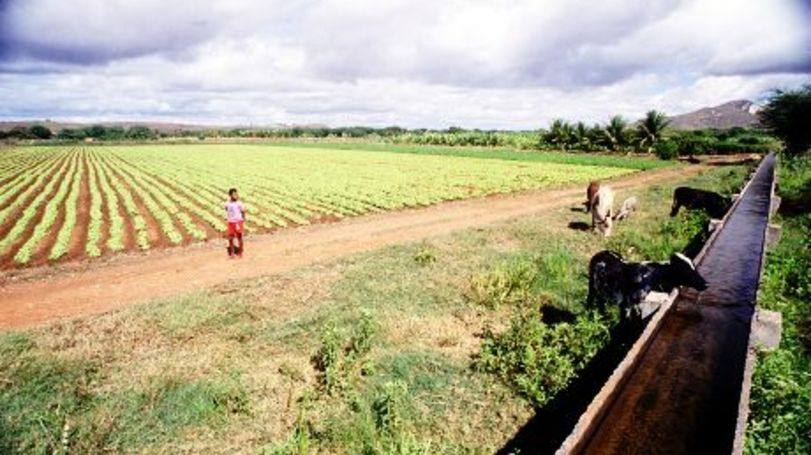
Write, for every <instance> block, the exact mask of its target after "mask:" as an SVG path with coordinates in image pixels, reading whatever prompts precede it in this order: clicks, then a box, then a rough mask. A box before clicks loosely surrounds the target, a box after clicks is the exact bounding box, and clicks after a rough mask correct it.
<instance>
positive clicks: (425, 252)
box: [414, 245, 436, 266]
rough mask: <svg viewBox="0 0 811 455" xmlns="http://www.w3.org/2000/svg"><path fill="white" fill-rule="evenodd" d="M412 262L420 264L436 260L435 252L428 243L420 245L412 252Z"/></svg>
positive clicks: (423, 264)
mask: <svg viewBox="0 0 811 455" xmlns="http://www.w3.org/2000/svg"><path fill="white" fill-rule="evenodd" d="M414 262H416V263H417V264H419V265H422V266H425V265H428V264H433V263H434V262H436V253H435V252H434V250H433V249H431V247H429V246H428V245H422V246H420V249H419V250H417V253H416V254H414Z"/></svg>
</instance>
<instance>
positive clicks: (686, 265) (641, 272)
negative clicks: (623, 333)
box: [587, 250, 707, 321]
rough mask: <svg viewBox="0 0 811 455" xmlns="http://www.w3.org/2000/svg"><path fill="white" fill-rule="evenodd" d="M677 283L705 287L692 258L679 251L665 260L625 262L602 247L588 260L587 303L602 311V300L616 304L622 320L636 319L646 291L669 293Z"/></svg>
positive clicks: (695, 287) (640, 312)
mask: <svg viewBox="0 0 811 455" xmlns="http://www.w3.org/2000/svg"><path fill="white" fill-rule="evenodd" d="M677 286H688V287H691V288H694V289H696V290H698V291H703V290H705V289H707V282H706V281H704V278H703V277H702V276H701V275H700V274H699V273H698V271H697V270H696V268H695V266H694V265H693V261H691V260H690V258H688V257H687V256H685V255H683V254H681V253H675V254H673V255H672V256H671V257H670V261H669V262H625V260H624V259H623V258H622V256H621V255H620V254H619V253H615V252H613V251H609V250H604V251H601V252H599V253H597V254H595V255H594V256H593V257H592V258H591V261H590V262H589V295H588V300H587V306H588V308H594V307H595V306H596V307H597V309H598V310H599V311H600V312H601V313H603V314H605V311H606V303H609V304H615V305H619V307H620V315H621V317H622V319H623V320H624V321H639V320H640V319H641V317H642V309H641V307H640V304H641V303H642V301H644V300H645V297H647V295H648V293H650V292H651V291H659V292H668V293H669V292H670V291H672V290H673V289H674V288H676V287H677Z"/></svg>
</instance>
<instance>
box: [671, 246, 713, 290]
mask: <svg viewBox="0 0 811 455" xmlns="http://www.w3.org/2000/svg"><path fill="white" fill-rule="evenodd" d="M670 267H671V268H670V272H671V273H672V274H673V275H672V276H671V277H669V278H670V279H671V280H672V281H673V284H676V285H678V286H689V287H691V288H693V289H695V290H697V291H703V290H705V289H707V282H706V281H704V278H702V276H701V275H699V273H698V271H697V270H696V267H695V265H693V261H691V260H690V258H688V257H687V256H685V255H683V254H681V253H676V254H674V255H673V256H670Z"/></svg>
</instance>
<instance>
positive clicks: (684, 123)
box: [670, 100, 758, 130]
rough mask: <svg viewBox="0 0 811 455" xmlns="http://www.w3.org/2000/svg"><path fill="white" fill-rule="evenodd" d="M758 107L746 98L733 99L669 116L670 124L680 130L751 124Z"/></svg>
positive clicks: (754, 121) (753, 121)
mask: <svg viewBox="0 0 811 455" xmlns="http://www.w3.org/2000/svg"><path fill="white" fill-rule="evenodd" d="M757 111H758V107H757V106H755V105H754V104H753V103H752V102H751V101H748V100H735V101H730V102H728V103H724V104H721V105H718V106H713V107H705V108H702V109H699V110H697V111H693V112H688V113H687V114H681V115H675V116H673V117H670V126H672V127H673V128H675V129H680V130H695V129H701V128H718V129H725V128H732V127H735V126H741V127H746V126H753V125H754V124H756V123H757V121H758V116H757Z"/></svg>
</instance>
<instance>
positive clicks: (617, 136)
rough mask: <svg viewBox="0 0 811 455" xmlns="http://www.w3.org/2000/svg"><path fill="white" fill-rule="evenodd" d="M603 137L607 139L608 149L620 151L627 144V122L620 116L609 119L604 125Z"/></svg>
mask: <svg viewBox="0 0 811 455" xmlns="http://www.w3.org/2000/svg"><path fill="white" fill-rule="evenodd" d="M604 130H605V135H606V137H607V138H608V147H609V148H610V149H611V150H615V151H616V150H620V149H622V148H623V147H625V146H626V145H628V142H629V134H628V121H627V120H625V119H624V118H623V117H622V116H621V115H615V116H613V117H611V119H610V120H609V121H608V124H606V125H605V128H604Z"/></svg>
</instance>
